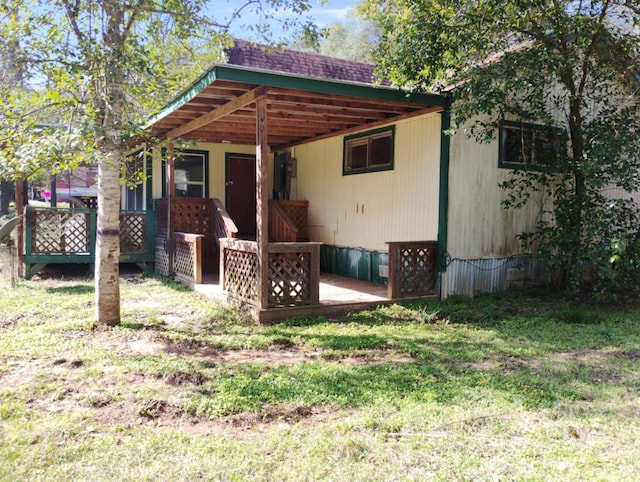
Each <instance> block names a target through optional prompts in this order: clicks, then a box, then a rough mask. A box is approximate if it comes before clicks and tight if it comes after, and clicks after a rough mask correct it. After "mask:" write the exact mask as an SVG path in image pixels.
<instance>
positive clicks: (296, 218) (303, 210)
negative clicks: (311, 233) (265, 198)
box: [278, 201, 309, 239]
mask: <svg viewBox="0 0 640 482" xmlns="http://www.w3.org/2000/svg"><path fill="white" fill-rule="evenodd" d="M278 204H279V205H280V207H281V208H282V210H283V211H284V212H285V213H286V215H287V216H289V219H291V222H293V224H294V225H295V227H296V229H297V230H298V239H300V238H306V237H307V211H308V207H309V205H308V203H306V202H305V203H301V202H294V201H278Z"/></svg>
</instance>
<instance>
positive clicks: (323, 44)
mask: <svg viewBox="0 0 640 482" xmlns="http://www.w3.org/2000/svg"><path fill="white" fill-rule="evenodd" d="M318 33H319V36H317V37H309V36H302V37H298V38H297V39H296V40H294V41H293V42H292V43H291V44H290V47H291V48H293V49H297V50H301V51H306V52H313V53H316V54H320V55H327V56H329V57H336V58H339V59H347V60H355V61H356V62H368V63H370V62H372V61H373V59H372V56H371V54H372V52H373V49H374V48H375V46H376V44H377V42H378V37H379V34H380V32H379V28H378V25H377V24H376V23H375V22H374V21H372V20H367V19H365V18H364V17H363V16H362V15H361V14H360V13H359V11H358V10H357V9H352V10H350V11H349V13H348V14H347V18H346V21H343V22H334V23H332V24H330V25H328V26H327V27H325V28H324V29H322V30H321V31H319V32H318Z"/></svg>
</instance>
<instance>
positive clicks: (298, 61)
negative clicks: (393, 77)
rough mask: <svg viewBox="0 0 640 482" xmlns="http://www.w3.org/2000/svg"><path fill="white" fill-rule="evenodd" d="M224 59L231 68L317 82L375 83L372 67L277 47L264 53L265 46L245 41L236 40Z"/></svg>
mask: <svg viewBox="0 0 640 482" xmlns="http://www.w3.org/2000/svg"><path fill="white" fill-rule="evenodd" d="M227 56H228V63H229V64H231V65H238V66H242V67H250V68H255V69H264V70H270V71H275V72H284V73H289V74H297V75H302V76H304V77H313V78H319V79H329V80H341V81H346V82H360V83H365V84H373V83H374V78H373V68H374V66H373V65H371V64H365V63H362V62H354V61H352V60H344V59H337V58H333V57H327V56H325V55H318V54H312V53H307V52H299V51H296V50H282V49H278V48H273V49H270V50H265V47H264V46H262V45H255V44H252V43H250V42H247V41H245V40H236V41H235V45H234V46H233V47H232V48H230V49H227Z"/></svg>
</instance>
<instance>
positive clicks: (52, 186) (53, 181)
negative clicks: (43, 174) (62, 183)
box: [49, 174, 58, 208]
mask: <svg viewBox="0 0 640 482" xmlns="http://www.w3.org/2000/svg"><path fill="white" fill-rule="evenodd" d="M57 185H58V176H56V175H55V174H49V192H50V193H51V198H50V201H49V205H50V206H51V207H52V208H57V207H58V187H57Z"/></svg>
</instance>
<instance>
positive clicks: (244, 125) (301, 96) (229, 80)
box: [148, 64, 447, 149]
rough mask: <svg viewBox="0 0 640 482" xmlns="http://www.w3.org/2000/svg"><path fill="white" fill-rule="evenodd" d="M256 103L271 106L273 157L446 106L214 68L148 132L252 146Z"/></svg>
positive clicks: (357, 87)
mask: <svg viewBox="0 0 640 482" xmlns="http://www.w3.org/2000/svg"><path fill="white" fill-rule="evenodd" d="M259 97H266V100H267V125H268V140H267V143H268V145H269V147H271V148H272V149H281V148H284V147H288V146H294V145H298V144H303V143H305V142H309V141H313V140H317V139H322V138H325V137H332V136H335V135H343V134H349V133H350V132H354V131H357V130H361V129H365V128H369V127H371V128H373V127H377V126H379V125H382V124H386V123H389V122H393V121H394V120H400V119H404V118H407V117H413V116H416V115H422V114H425V113H428V112H438V111H442V110H443V108H444V106H446V103H447V98H446V97H445V96H441V95H435V94H425V93H409V92H406V91H403V90H400V89H396V88H391V87H387V86H376V85H373V84H368V83H363V82H349V81H340V80H332V79H323V78H313V77H306V76H302V75H300V74H291V73H286V72H276V71H272V70H265V69H258V68H249V67H244V66H238V65H228V64H216V65H214V66H213V67H212V68H211V69H210V70H209V71H207V72H205V73H204V74H203V75H202V76H201V77H200V78H199V79H198V80H197V81H196V82H194V83H193V84H192V86H191V87H190V88H188V89H187V90H186V91H185V92H183V93H182V94H181V95H179V96H178V97H176V98H175V99H174V100H173V101H172V102H170V103H169V104H168V105H167V106H166V107H165V109H164V110H163V111H161V112H160V113H158V114H157V115H156V116H155V117H153V118H152V119H151V120H150V122H149V124H148V126H149V128H150V129H151V132H152V134H153V135H154V136H156V137H157V138H159V139H178V138H179V139H185V140H199V141H206V142H228V143H233V144H248V145H253V144H255V142H256V108H255V100H256V99H257V98H259Z"/></svg>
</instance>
